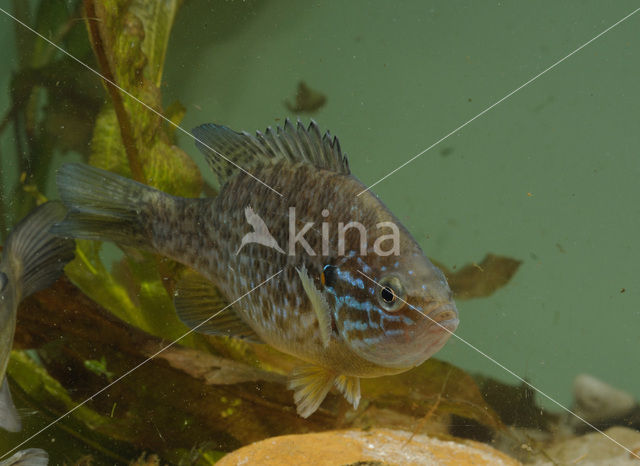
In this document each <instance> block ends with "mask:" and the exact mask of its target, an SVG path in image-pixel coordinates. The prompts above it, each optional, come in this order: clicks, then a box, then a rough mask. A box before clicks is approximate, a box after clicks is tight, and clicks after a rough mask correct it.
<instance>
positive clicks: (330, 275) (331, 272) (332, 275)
mask: <svg viewBox="0 0 640 466" xmlns="http://www.w3.org/2000/svg"><path fill="white" fill-rule="evenodd" d="M320 282H321V283H322V285H323V286H328V287H331V288H333V286H334V285H335V282H336V268H335V267H334V266H333V265H325V266H324V268H323V269H322V275H320Z"/></svg>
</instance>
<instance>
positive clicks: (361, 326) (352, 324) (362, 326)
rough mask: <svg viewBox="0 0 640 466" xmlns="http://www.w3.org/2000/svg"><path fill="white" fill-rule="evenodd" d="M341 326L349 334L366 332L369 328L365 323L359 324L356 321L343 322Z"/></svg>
mask: <svg viewBox="0 0 640 466" xmlns="http://www.w3.org/2000/svg"><path fill="white" fill-rule="evenodd" d="M342 324H343V325H344V329H345V330H346V331H347V332H350V331H351V330H367V328H368V327H369V325H368V324H367V323H366V322H360V321H357V320H355V321H354V320H345V321H344V322H343V323H342Z"/></svg>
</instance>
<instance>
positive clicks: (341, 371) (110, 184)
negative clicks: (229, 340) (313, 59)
mask: <svg viewBox="0 0 640 466" xmlns="http://www.w3.org/2000/svg"><path fill="white" fill-rule="evenodd" d="M194 135H195V136H196V138H197V140H198V141H199V142H198V147H199V148H200V150H201V151H202V152H203V153H204V154H205V156H206V157H207V160H208V161H209V163H210V165H211V167H212V168H213V170H214V172H215V173H216V175H217V176H218V179H219V181H220V185H221V189H220V192H219V194H218V196H217V197H215V198H208V199H185V198H178V197H173V196H170V195H168V194H165V193H162V192H160V191H158V190H155V189H153V188H150V187H148V186H144V185H141V184H139V183H136V182H133V181H131V180H127V179H124V178H121V177H119V176H117V175H114V174H111V173H108V172H104V171H101V170H98V169H95V168H92V167H88V166H83V165H68V166H64V167H63V168H62V169H61V171H60V172H59V175H58V187H59V191H60V193H61V196H62V199H63V201H64V202H65V204H66V205H67V206H68V207H69V209H70V213H69V215H68V217H67V218H66V219H65V221H64V222H63V223H62V224H60V225H58V226H56V228H55V231H56V232H57V233H58V234H62V235H69V236H73V237H77V238H86V239H94V240H103V241H104V240H112V241H116V242H119V243H122V244H126V245H130V246H136V247H140V248H145V249H150V250H153V251H156V252H158V253H160V254H163V255H165V256H167V257H170V258H172V259H174V260H176V261H179V262H181V263H183V264H185V265H187V266H189V267H190V268H191V269H193V271H195V272H193V273H189V274H187V277H186V278H185V279H184V280H183V281H182V282H181V283H180V282H179V283H178V286H177V291H176V296H175V300H174V302H175V305H176V309H177V311H178V314H179V316H180V317H181V319H182V320H183V321H184V322H185V323H186V324H187V325H189V326H190V327H192V328H193V327H196V326H199V327H198V330H199V331H204V332H206V333H213V334H223V335H229V336H240V337H244V338H247V339H250V340H254V341H262V342H265V343H268V344H270V345H272V346H274V347H275V348H277V349H279V350H281V351H283V352H286V353H288V354H291V355H293V356H296V357H298V358H300V359H302V360H303V361H305V362H306V364H303V365H301V366H300V367H299V368H298V369H296V370H294V373H293V374H292V377H291V382H290V384H289V386H290V388H292V389H293V390H294V391H295V394H294V398H295V400H296V404H297V406H298V412H299V413H300V414H301V415H303V416H305V417H306V416H308V415H310V414H311V413H312V412H314V411H315V410H316V409H317V407H318V406H319V404H320V403H321V402H322V399H324V397H325V396H326V394H327V392H328V391H329V389H330V388H331V387H332V386H333V385H335V386H336V387H337V388H338V390H339V391H341V392H342V393H343V394H344V395H345V397H346V398H347V400H349V401H350V402H351V403H352V404H354V406H357V404H358V400H359V398H360V388H359V387H360V386H359V378H361V377H377V376H380V375H386V374H394V373H398V372H402V371H405V370H407V369H410V368H412V367H414V366H416V365H418V364H420V363H422V362H423V361H424V360H426V359H427V358H429V357H430V356H431V355H432V354H434V353H435V352H436V351H437V350H438V349H440V348H441V347H442V345H444V343H445V342H446V340H447V338H448V337H449V336H450V333H451V332H453V331H454V330H455V328H456V326H457V324H458V319H457V310H456V308H455V304H454V303H453V301H452V298H451V291H450V289H449V287H448V285H447V282H446V280H445V278H444V275H443V274H442V273H441V272H440V271H439V270H438V269H437V268H436V267H435V266H433V264H431V262H430V261H429V260H428V259H427V258H426V257H425V255H424V254H423V252H422V251H421V249H420V247H419V246H418V244H417V243H416V242H415V240H414V239H413V238H412V237H411V235H410V234H409V232H408V231H407V230H406V229H405V228H404V227H403V226H402V225H401V224H400V222H399V221H398V220H397V219H396V218H395V217H394V216H393V214H392V213H391V212H390V211H389V210H388V209H387V208H386V207H385V206H384V205H383V204H382V203H381V202H380V200H379V199H378V198H377V197H376V196H375V195H373V194H372V193H371V192H370V191H366V192H364V193H363V194H361V195H358V194H359V193H361V192H362V191H364V190H365V187H364V186H363V185H362V183H360V182H359V181H358V180H357V179H356V178H355V177H354V176H353V175H351V172H350V169H349V166H348V163H347V160H346V157H344V156H343V155H342V152H341V150H340V146H339V143H338V141H337V139H335V138H333V139H332V138H331V137H330V135H329V134H328V133H327V134H325V135H324V136H321V134H320V131H319V130H318V128H317V126H316V125H315V123H312V124H311V125H310V126H309V127H308V128H305V127H304V126H302V124H300V123H298V125H297V126H294V125H293V124H291V123H290V122H289V121H288V120H287V122H286V124H285V126H284V128H278V129H277V130H276V131H273V130H271V129H268V130H267V131H266V132H265V133H260V132H258V133H257V134H256V136H252V135H249V134H247V133H236V132H234V131H232V130H230V129H228V128H225V127H223V126H217V125H203V126H200V127H198V128H196V129H195V130H194ZM220 154H223V155H224V156H225V157H224V158H223V157H220ZM239 167H242V168H239ZM245 170H246V171H245ZM96 186H98V187H100V188H99V189H98V192H96V188H95V187H96ZM274 190H275V191H277V192H278V193H279V194H280V195H278V194H276V193H275V192H274ZM346 225H357V226H353V227H352V228H345V226H346ZM252 230H253V231H252ZM390 236H393V238H391V237H390ZM363 237H364V238H365V240H364V241H363ZM383 245H385V247H382V246H383ZM381 251H382V253H381ZM395 252H397V254H396V253H395ZM265 281H268V282H267V283H264V285H262V286H258V285H260V284H262V283H263V282H265ZM256 287H257V288H256ZM254 288H256V289H255V290H253V291H252V292H250V293H247V292H248V291H250V290H252V289H254ZM214 291H215V292H214ZM220 295H221V296H222V297H223V298H224V299H222V300H221V299H220ZM236 301H237V302H236ZM227 303H234V304H233V305H232V309H227V310H225V311H224V312H222V313H221V314H220V315H219V316H216V317H215V318H213V319H211V320H209V321H207V322H206V323H204V324H203V321H205V320H206V319H207V318H209V317H210V316H212V315H214V314H215V313H216V312H217V311H218V310H220V309H224V308H225V306H226V305H227ZM427 316H429V317H427ZM435 322H437V323H435Z"/></svg>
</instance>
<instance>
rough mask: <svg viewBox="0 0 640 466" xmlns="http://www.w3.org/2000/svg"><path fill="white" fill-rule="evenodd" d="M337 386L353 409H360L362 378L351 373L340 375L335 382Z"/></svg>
mask: <svg viewBox="0 0 640 466" xmlns="http://www.w3.org/2000/svg"><path fill="white" fill-rule="evenodd" d="M334 384H335V386H336V388H337V389H338V390H339V391H340V393H342V394H343V395H344V397H345V398H346V399H347V401H348V402H349V403H351V404H352V405H353V409H358V404H359V403H360V379H359V378H358V377H353V376H350V375H339V376H338V377H336V380H335V382H334Z"/></svg>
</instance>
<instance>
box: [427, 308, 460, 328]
mask: <svg viewBox="0 0 640 466" xmlns="http://www.w3.org/2000/svg"><path fill="white" fill-rule="evenodd" d="M427 319H429V321H430V322H431V325H430V326H429V329H428V332H429V333H436V332H447V333H453V332H455V330H456V329H457V328H458V324H459V323H460V320H459V319H458V310H457V309H456V305H455V304H453V303H446V304H441V305H438V307H437V308H436V309H434V310H433V311H431V312H430V313H429V314H427Z"/></svg>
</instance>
